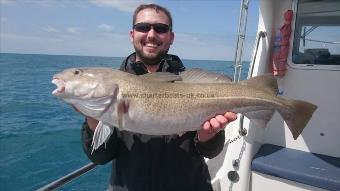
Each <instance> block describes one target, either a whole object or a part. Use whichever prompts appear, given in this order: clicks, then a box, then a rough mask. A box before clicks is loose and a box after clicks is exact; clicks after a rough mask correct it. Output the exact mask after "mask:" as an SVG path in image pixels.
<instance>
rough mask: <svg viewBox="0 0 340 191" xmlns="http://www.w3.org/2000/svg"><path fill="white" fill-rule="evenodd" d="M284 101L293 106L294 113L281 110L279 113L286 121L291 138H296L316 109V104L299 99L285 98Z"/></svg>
mask: <svg viewBox="0 0 340 191" xmlns="http://www.w3.org/2000/svg"><path fill="white" fill-rule="evenodd" d="M286 101H287V103H288V104H289V105H291V106H292V107H293V110H294V111H295V113H294V115H288V114H285V113H284V112H283V111H279V113H280V114H281V116H282V117H283V119H284V121H285V122H286V124H287V126H288V128H289V130H290V131H291V133H292V135H293V138H294V139H297V138H298V137H299V135H300V134H301V133H302V131H303V129H304V128H305V127H306V125H307V123H308V121H309V120H310V119H311V117H312V115H313V113H314V112H315V110H316V109H317V106H316V105H314V104H312V103H309V102H306V101H300V100H292V99H287V100H286Z"/></svg>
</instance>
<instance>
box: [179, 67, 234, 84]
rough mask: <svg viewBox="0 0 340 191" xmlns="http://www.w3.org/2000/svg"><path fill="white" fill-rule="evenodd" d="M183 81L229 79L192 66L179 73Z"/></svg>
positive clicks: (227, 81)
mask: <svg viewBox="0 0 340 191" xmlns="http://www.w3.org/2000/svg"><path fill="white" fill-rule="evenodd" d="M180 76H181V78H182V81H181V82H183V83H230V82H231V79H230V78H229V77H228V76H226V75H224V74H218V73H214V72H208V71H204V70H202V69H198V68H193V69H190V70H186V71H184V72H181V73H180Z"/></svg>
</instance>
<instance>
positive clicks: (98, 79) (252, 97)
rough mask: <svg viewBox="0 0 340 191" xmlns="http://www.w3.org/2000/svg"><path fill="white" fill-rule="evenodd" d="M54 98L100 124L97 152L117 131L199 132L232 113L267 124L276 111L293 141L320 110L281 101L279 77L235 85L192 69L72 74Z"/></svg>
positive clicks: (62, 78)
mask: <svg viewBox="0 0 340 191" xmlns="http://www.w3.org/2000/svg"><path fill="white" fill-rule="evenodd" d="M52 83H53V84H55V85H56V86H57V88H56V89H55V90H54V91H53V92H52V94H53V95H54V96H57V97H59V98H61V99H62V100H64V101H65V102H67V103H69V104H71V105H72V106H73V107H75V108H76V109H77V110H79V111H80V112H81V113H82V114H84V115H86V116H89V117H92V118H95V119H97V120H98V121H99V124H98V126H97V127H96V130H95V132H94V137H93V142H92V149H93V150H96V149H97V148H98V147H99V146H100V145H102V144H104V143H106V141H107V140H108V139H109V137H110V135H111V134H112V133H113V131H114V128H117V129H118V130H126V131H131V132H135V133H141V134H148V135H170V134H181V133H183V132H186V131H196V130H199V129H201V128H202V124H203V123H204V122H205V121H206V120H209V119H210V118H212V117H214V116H216V115H218V114H224V113H225V112H227V111H230V112H234V113H241V114H243V115H245V116H246V117H248V118H249V119H250V120H256V122H261V123H266V122H268V121H269V120H270V119H271V117H272V116H273V114H274V112H275V111H277V112H278V113H279V114H280V115H281V116H282V118H283V119H284V121H285V122H286V124H287V126H288V127H289V129H290V131H291V133H292V135H293V137H294V139H297V137H298V136H299V135H300V134H301V133H302V131H303V129H304V128H305V126H306V125H307V123H308V121H309V120H310V118H311V117H312V114H313V113H314V111H315V110H316V108H317V107H316V106H315V105H314V104H312V103H309V102H306V101H300V100H293V99H288V98H283V97H280V96H277V92H278V87H277V82H276V79H275V77H273V76H272V75H262V76H257V77H253V78H250V79H248V80H244V81H241V82H239V83H232V82H231V80H230V79H229V78H228V77H227V76H224V75H222V74H215V73H211V72H206V71H203V70H200V69H191V70H187V71H184V72H182V73H180V74H179V75H175V74H170V73H161V72H156V73H149V74H145V75H140V76H137V75H134V74H130V73H126V72H123V71H119V70H115V69H111V68H101V67H87V68H70V69H66V70H64V71H62V72H60V73H58V74H55V75H54V76H53V80H52Z"/></svg>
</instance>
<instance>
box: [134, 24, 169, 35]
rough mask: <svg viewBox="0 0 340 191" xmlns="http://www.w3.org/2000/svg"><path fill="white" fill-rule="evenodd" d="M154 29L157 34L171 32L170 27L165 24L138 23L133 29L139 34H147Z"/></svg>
mask: <svg viewBox="0 0 340 191" xmlns="http://www.w3.org/2000/svg"><path fill="white" fill-rule="evenodd" d="M151 28H153V30H154V31H155V32H156V33H167V32H168V31H169V30H170V27H169V25H167V24H163V23H155V24H151V23H137V24H135V25H133V29H135V30H136V31H138V32H142V33H147V32H149V31H150V30H151Z"/></svg>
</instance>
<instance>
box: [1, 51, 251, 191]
mask: <svg viewBox="0 0 340 191" xmlns="http://www.w3.org/2000/svg"><path fill="white" fill-rule="evenodd" d="M123 59H124V58H121V57H96V56H65V55H40V54H12V53H11V54H9V53H1V54H0V190H2V191H7V190H8V191H22V190H36V189H39V188H40V187H42V186H44V185H46V184H48V183H50V182H52V181H54V180H56V179H58V178H60V177H62V176H64V175H66V174H68V173H70V172H72V171H74V170H76V169H78V168H81V167H82V166H84V165H86V164H88V163H90V160H89V159H88V158H87V156H86V155H85V154H84V152H83V150H82V146H81V141H80V127H81V124H82V123H83V121H84V117H83V116H81V115H80V114H79V113H77V112H75V111H74V110H73V109H72V108H71V107H70V106H69V105H67V104H65V103H63V102H62V101H60V100H59V99H57V98H56V97H54V96H52V94H51V92H52V91H53V90H54V89H55V88H56V86H55V85H53V84H52V83H51V80H52V76H53V74H55V73H57V72H60V71H61V70H63V69H66V68H73V67H90V66H102V67H112V68H118V67H119V66H120V64H121V63H122V61H123ZM182 61H183V63H184V65H185V66H186V68H202V69H205V70H209V71H214V72H219V73H224V74H227V75H229V76H230V77H233V73H234V64H233V62H232V61H213V60H186V59H184V60H182ZM248 67H249V62H245V63H244V67H243V70H242V75H241V76H242V77H241V78H242V79H245V78H246V76H247V72H248ZM111 170H112V165H111V163H110V162H109V163H108V164H106V165H101V166H97V167H96V168H95V169H94V170H92V171H90V172H88V173H87V174H85V175H83V176H81V177H79V178H78V179H76V180H74V181H72V182H70V183H68V184H66V185H65V186H63V187H61V188H58V190H106V188H107V186H108V182H109V178H110V172H111Z"/></svg>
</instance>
